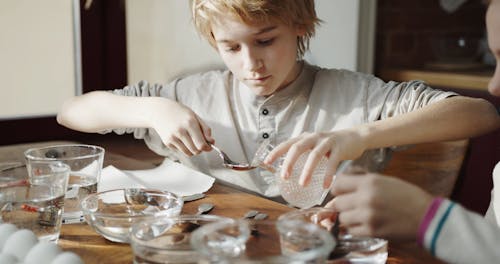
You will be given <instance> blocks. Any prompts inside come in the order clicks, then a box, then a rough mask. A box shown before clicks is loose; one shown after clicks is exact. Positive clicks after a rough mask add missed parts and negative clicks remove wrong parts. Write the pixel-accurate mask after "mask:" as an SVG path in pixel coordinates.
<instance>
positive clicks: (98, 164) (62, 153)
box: [24, 144, 104, 224]
mask: <svg viewBox="0 0 500 264" xmlns="http://www.w3.org/2000/svg"><path fill="white" fill-rule="evenodd" d="M24 155H25V157H26V159H27V160H28V161H29V160H45V161H59V162H62V163H64V164H67V165H68V166H69V167H70V170H71V171H70V176H69V180H68V190H67V192H66V197H65V200H64V213H63V223H65V224H68V223H80V222H83V221H85V220H84V218H83V216H82V211H81V209H80V201H81V200H82V199H83V198H85V197H86V196H87V195H89V194H91V193H96V192H97V183H98V182H99V178H100V177H101V170H102V163H103V159H104V149H103V148H101V147H98V146H92V145H81V144H69V145H56V146H48V147H42V148H32V149H29V150H27V151H26V152H25V153H24Z"/></svg>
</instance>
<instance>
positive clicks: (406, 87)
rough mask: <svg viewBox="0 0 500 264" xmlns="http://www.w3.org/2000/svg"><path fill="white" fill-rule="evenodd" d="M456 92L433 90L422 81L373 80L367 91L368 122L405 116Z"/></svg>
mask: <svg viewBox="0 0 500 264" xmlns="http://www.w3.org/2000/svg"><path fill="white" fill-rule="evenodd" d="M455 95H458V94H457V93H454V92H449V91H442V90H439V89H433V88H431V87H429V86H428V85H427V84H425V83H424V82H422V81H409V82H401V83H398V82H393V81H390V82H387V83H385V82H383V81H382V80H380V79H378V78H373V79H372V80H371V81H370V83H369V85H368V91H367V104H368V107H367V108H368V109H370V110H369V112H368V120H369V121H375V120H380V119H385V118H389V117H392V116H396V115H400V114H405V113H408V112H411V111H414V110H417V109H419V108H422V107H424V106H426V105H430V104H432V103H434V102H437V101H440V100H442V99H445V98H447V97H450V96H455Z"/></svg>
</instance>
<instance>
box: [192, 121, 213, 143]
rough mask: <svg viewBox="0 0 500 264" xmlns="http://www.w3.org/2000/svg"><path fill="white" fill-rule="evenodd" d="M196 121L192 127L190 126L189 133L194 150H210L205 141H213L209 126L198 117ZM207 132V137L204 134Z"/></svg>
mask: <svg viewBox="0 0 500 264" xmlns="http://www.w3.org/2000/svg"><path fill="white" fill-rule="evenodd" d="M197 120H198V123H197V124H196V125H195V126H194V127H190V129H189V134H190V135H191V139H192V141H193V144H194V146H195V147H196V150H198V151H202V150H206V151H209V150H211V148H210V145H209V144H208V143H207V142H211V143H212V142H213V141H214V140H213V138H212V137H211V135H210V134H211V132H210V127H208V126H207V125H206V124H205V123H204V122H203V121H202V120H201V118H198V117H197ZM207 134H208V137H207V136H206V135H207Z"/></svg>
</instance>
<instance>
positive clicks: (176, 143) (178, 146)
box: [167, 139, 193, 157]
mask: <svg viewBox="0 0 500 264" xmlns="http://www.w3.org/2000/svg"><path fill="white" fill-rule="evenodd" d="M167 147H168V148H170V149H173V150H177V151H180V152H182V153H184V155H186V156H188V157H191V156H193V154H192V153H191V151H189V150H188V149H187V148H186V146H184V143H182V142H181V141H180V140H179V139H173V140H172V141H170V143H169V144H168V145H167Z"/></svg>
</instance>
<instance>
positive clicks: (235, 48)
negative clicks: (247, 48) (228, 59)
mask: <svg viewBox="0 0 500 264" xmlns="http://www.w3.org/2000/svg"><path fill="white" fill-rule="evenodd" d="M239 49H240V45H232V46H227V47H226V48H225V51H227V52H235V51H238V50H239Z"/></svg>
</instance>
